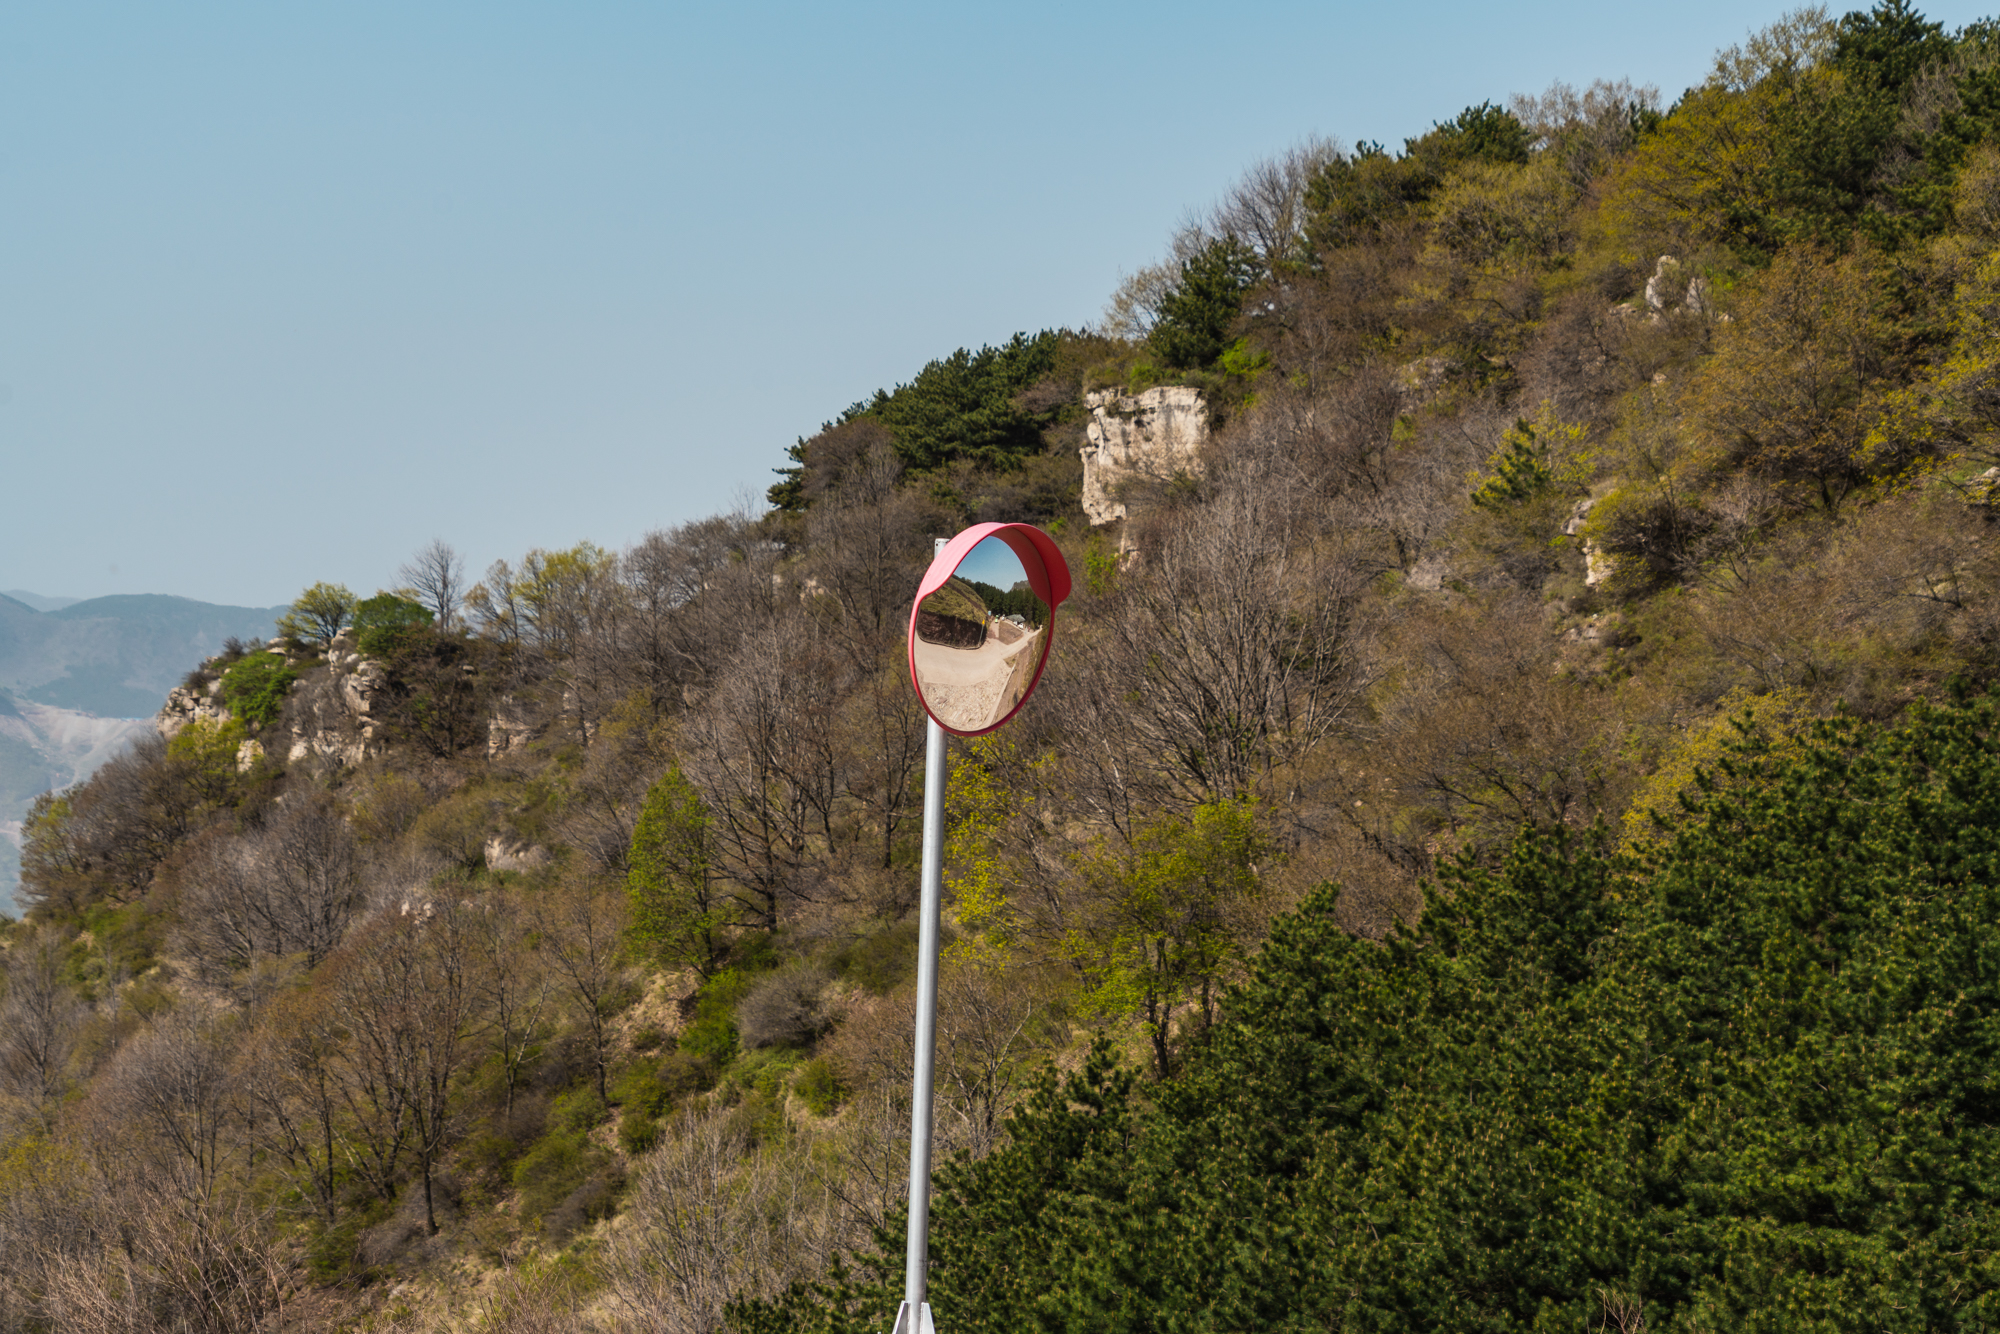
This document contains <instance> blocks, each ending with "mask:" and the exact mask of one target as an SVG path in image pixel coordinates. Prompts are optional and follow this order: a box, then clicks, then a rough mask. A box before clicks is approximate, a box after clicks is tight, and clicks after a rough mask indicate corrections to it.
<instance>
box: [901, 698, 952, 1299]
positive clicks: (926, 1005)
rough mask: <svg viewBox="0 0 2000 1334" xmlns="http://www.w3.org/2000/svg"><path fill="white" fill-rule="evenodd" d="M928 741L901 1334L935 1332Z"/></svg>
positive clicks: (933, 728)
mask: <svg viewBox="0 0 2000 1334" xmlns="http://www.w3.org/2000/svg"><path fill="white" fill-rule="evenodd" d="M928 722H929V729H928V731H927V732H926V733H925V737H924V883H923V901H922V906H921V908H920V909H919V912H920V915H921V916H920V924H919V926H918V934H917V1051H916V1075H915V1078H914V1079H912V1080H911V1084H910V1246H909V1251H908V1254H907V1255H906V1257H905V1259H904V1262H903V1308H902V1310H900V1311H898V1312H897V1313H896V1329H895V1334H932V1326H931V1308H930V1306H929V1304H928V1303H926V1302H925V1301H924V1295H925V1292H924V1289H925V1280H926V1278H927V1277H928V1275H927V1272H926V1271H927V1270H928V1268H929V1264H930V1232H931V1082H932V1073H933V1072H932V1061H933V1058H934V1057H935V1054H936V1048H937V981H938V901H939V899H940V897H941V896H942V891H943V886H944V771H945V754H944V746H945V743H944V736H945V733H944V728H942V727H940V726H938V722H937V719H935V718H932V719H929V720H928Z"/></svg>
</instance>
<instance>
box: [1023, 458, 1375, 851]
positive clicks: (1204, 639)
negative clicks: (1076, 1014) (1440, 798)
mask: <svg viewBox="0 0 2000 1334" xmlns="http://www.w3.org/2000/svg"><path fill="white" fill-rule="evenodd" d="M1294 517H1295V516H1294V515H1293V514H1292V513H1290V506H1289V504H1288V502H1287V500H1286V498H1285V496H1284V493H1283V491H1282V489H1281V488H1272V487H1267V486H1265V485H1263V484H1261V482H1260V481H1259V479H1257V478H1255V477H1239V478H1238V479H1237V481H1236V483H1235V484H1232V485H1231V486H1229V487H1227V488H1225V489H1223V490H1222V491H1221V492H1220V494H1218V495H1217V496H1216V497H1215V498H1214V499H1213V500H1211V501H1210V502H1209V503H1207V504H1205V505H1201V506H1197V507H1192V508H1190V509H1188V510H1184V511H1181V512H1178V513H1176V514H1175V515H1174V516H1173V518H1172V523H1171V528H1172V529H1173V531H1171V532H1170V533H1165V534H1163V538H1164V540H1163V541H1162V542H1161V544H1160V545H1159V548H1158V554H1157V556H1155V557H1152V558H1150V559H1149V560H1147V561H1145V562H1142V563H1141V564H1140V565H1138V566H1137V567H1135V568H1133V569H1132V570H1130V571H1128V572H1127V575H1126V577H1125V579H1124V582H1123V586H1122V588H1121V589H1120V590H1119V591H1118V593H1117V594H1116V595H1115V596H1114V597H1113V598H1111V599H1110V600H1109V601H1108V602H1107V604H1106V605H1105V606H1104V607H1103V610H1102V613H1101V614H1100V615H1099V616H1098V617H1097V618H1096V621H1095V624H1093V625H1091V626H1090V627H1088V628H1087V629H1085V630H1082V631H1080V632H1079V633H1077V634H1076V635H1075V636H1074V637H1073V638H1072V639H1071V640H1070V641H1069V643H1068V644H1066V645H1062V646H1061V648H1060V651H1059V653H1058V654H1057V655H1054V656H1052V659H1051V667H1050V671H1051V677H1052V679H1051V685H1052V687H1059V688H1052V690H1051V698H1052V700H1053V701H1054V702H1055V703H1056V706H1057V707H1058V710H1059V712H1060V714H1061V716H1062V718H1063V720H1064V724H1065V726H1066V727H1067V728H1069V729H1070V730H1071V733H1072V735H1074V736H1075V737H1076V738H1077V739H1078V741H1079V743H1080V744H1077V745H1074V746H1071V747H1067V748H1066V754H1065V756H1064V758H1065V761H1066V762H1067V763H1068V764H1069V766H1070V767H1071V770H1072V772H1073V773H1075V774H1076V775H1077V776H1078V778H1079V780H1080V786H1079V793H1080V794H1081V795H1084V796H1085V797H1086V799H1087V800H1088V801H1089V802H1090V803H1091V805H1092V807H1093V808H1094V809H1093V812H1092V813H1093V815H1095V816H1096V817H1097V818H1098V819H1100V820H1103V821H1107V822H1109V823H1111V824H1112V825H1114V826H1115V827H1117V828H1119V829H1121V830H1124V831H1126V834H1127V836H1128V837H1129V833H1130V821H1131V818H1132V813H1133V810H1134V808H1135V806H1137V805H1139V804H1144V805H1146V806H1149V807H1152V808H1157V807H1158V806H1159V805H1162V804H1169V805H1195V804H1199V803H1201V802H1205V801H1214V800H1217V799H1219V798H1224V797H1233V796H1239V795H1244V794H1250V793H1259V792H1262V793H1265V794H1267V795H1270V796H1273V797H1280V798H1282V797H1284V796H1285V795H1286V789H1285V786H1284V781H1283V775H1284V773H1285V771H1286V770H1287V768H1288V766H1290V765H1291V764H1292V763H1293V762H1294V761H1295V760H1296V759H1297V758H1298V757H1299V756H1301V755H1302V754H1303V753H1305V752H1306V751H1307V750H1309V749H1310V748H1311V747H1313V746H1314V745H1316V744H1317V743H1319V742H1320V741H1322V740H1323V739H1324V738H1326V737H1327V736H1329V735H1330V734H1331V733H1332V732H1333V730H1334V729H1335V728H1336V727H1337V726H1338V725H1339V724H1340V723H1341V722H1342V721H1344V720H1345V719H1347V718H1348V717H1349V716H1350V715H1351V714H1352V713H1353V712H1354V711H1355V710H1356V709H1357V708H1358V706H1359V703H1360V700H1361V695H1362V690H1363V687H1364V685H1365V679H1364V675H1363V672H1362V659H1361V658H1360V656H1359V655H1358V653H1357V651H1356V649H1357V643H1356V637H1357V626H1356V622H1355V612H1356V606H1357V603H1358V601H1359V598H1360V595H1361V592H1362V590H1363V587H1364V585H1365V582H1366V575H1365V572H1364V570H1363V569H1360V568H1357V562H1355V561H1354V559H1353V558H1352V556H1351V554H1350V553H1349V552H1348V551H1347V550H1346V549H1345V548H1344V547H1343V545H1341V544H1340V543H1339V542H1338V540H1337V539H1335V538H1333V537H1329V536H1327V535H1323V534H1319V533H1316V532H1313V531H1311V530H1309V529H1305V530H1302V529H1300V528H1299V527H1297V526H1296V525H1295V523H1294ZM1163 527H1167V525H1163Z"/></svg>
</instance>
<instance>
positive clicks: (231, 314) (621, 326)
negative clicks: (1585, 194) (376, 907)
mask: <svg viewBox="0 0 2000 1334" xmlns="http://www.w3.org/2000/svg"><path fill="white" fill-rule="evenodd" d="M1781 11H1782V6H1773V7H1771V8H1769V9H1768V10H1766V9H1758V8H1746V7H1744V6H1742V5H1738V4H1725V3H1721V2H1720V0H1684V2H1683V3H1678V4H1674V5H1663V4H1660V3H1657V2H1656V3H1651V4H1646V5H1639V4H1630V3H1617V2H1612V3H1606V2H1605V0H1597V2H1595V3H1589V4H1586V3H1581V0H1577V2H1574V3H1571V2H1568V0H1546V2H1537V0H1530V2H1529V3H1525V4H1513V5H1493V4H1469V3H1463V0H1441V2H1439V3H1433V4H1428V5H1382V4H1356V3H1345V4H1317V5H1311V4H1300V3H1291V2H1289V0H1274V2H1273V3H1268V4H1264V5H1259V6H1255V7H1241V6H1225V5H1220V4H1214V3H1209V4H1204V5H1199V6H1197V5H1192V4H1185V3H1180V2H1179V0H1164V2H1156V3H1150V4H1144V5H1140V4H1132V3H1117V4H1095V5H1093V4H1088V3H1085V4H1081V5H1067V4H1063V5H1058V4H1052V3H1045V2H1044V0H1010V3H1007V4H1004V5H1002V4H988V5H983V6H978V7H974V6H967V5H952V4H939V3H936V2H935V0H929V2H928V3H922V4H916V3H909V4H902V3H869V2H868V0H852V2H850V3H848V4H844V5H816V6H806V5H792V4H769V3H765V4H760V3H740V4H734V5H729V6H721V5H697V4H650V5H640V4H590V3H577V4H566V5H555V4H543V5H524V4H514V3H506V2H505V0H485V3H480V4H469V3H422V2H421V0H417V2H414V3H413V2H412V0H401V2H400V3H395V4H388V3H374V2H373V0H348V2H347V3H342V4H337V5H306V4H299V3H272V2H271V0H260V3H256V4H242V5H228V4H212V3H203V0H186V2H185V3H178V4H171V5H168V4H159V3H155V2H152V0H148V2H146V3H129V4H103V3H97V2H96V0H64V2H63V3H61V4H43V5H33V4H27V3H15V4H13V5H9V6H5V7H4V8H0V588H27V589H32V590H34V591H36V592H39V593H43V594H49V595H57V596H63V595H67V596H78V597H91V596H97V595H100V594H105V593H113V592H159V593H178V594H182V595H184V596H188V597H194V598H199V599H202V600H205V601H211V602H228V603H238V604H249V605H266V604H271V603H276V602H282V601H285V600H288V599H289V598H290V597H291V596H292V595H293V594H295V593H296V592H297V591H298V590H299V589H300V588H301V587H303V586H305V585H306V584H308V583H311V582H313V581H315V580H319V579H326V580H330V581H335V582H341V583H346V584H348V585H350V586H352V587H353V588H354V589H355V590H356V591H357V592H360V593H362V594H363V595H366V594H368V593H370V592H373V591H374V589H375V588H376V587H378V586H381V585H385V584H388V583H391V582H393V579H394V571H395V569H396V566H397V565H398V564H400V563H401V562H402V560H403V559H404V558H405V557H406V556H408V555H409V554H410V553H411V552H412V551H414V550H415V549H416V548H417V547H418V546H420V545H422V544H423V543H425V542H427V541H429V540H430V539H431V538H433V537H443V538H445V539H446V540H447V541H449V542H451V543H453V544H454V545H455V546H457V547H458V548H459V549H460V550H462V551H463V552H464V553H465V554H466V555H467V556H468V557H469V559H470V560H471V561H472V563H473V565H474V568H475V571H476V570H478V569H481V568H483V567H484V566H485V564H486V563H487V562H488V561H490V560H492V559H494V558H495V557H501V556H505V557H508V558H510V559H514V558H518V557H519V556H520V555H521V553H522V552H524V551H525V550H527V549H528V548H530V547H534V546H543V547H559V546H568V545H571V544H573V543H575V542H577V541H579V540H581V539H584V538H589V539H591V540H593V541H596V542H598V543H600V544H602V545H605V546H609V547H613V548H617V547H623V546H625V545H627V544H629V543H631V542H633V541H635V540H637V539H638V538H639V537H640V536H642V535H643V534H644V533H645V532H646V531H648V530H649V529H652V528H658V527H664V526H668V525H672V524H675V523H679V522H683V521H685V520H688V519H692V518H697V517H700V516H702V515H705V514H710V513H714V512H715V511H717V510H720V509H723V508H726V507H728V506H730V505H732V504H733V503H736V502H737V501H739V500H746V499H748V500H755V501H761V498H762V494H763V490H764V488H765V487H766V486H767V485H768V484H769V483H770V481H771V480H772V478H771V473H770V470H771V469H772V468H774V467H776V466H778V465H779V464H781V463H783V462H784V459H783V450H784V449H785V447H786V446H787V445H789V444H791V443H792V441H793V440H794V439H796V438H797V437H799V436H800V435H808V434H811V433H812V432H813V431H814V430H815V429H817V427H818V426H819V424H820V423H821V422H822V421H824V420H826V419H828V418H830V417H832V416H834V415H835V414H837V413H838V412H839V411H840V410H841V409H842V408H844V407H845V406H846V405H848V404H849V403H851V402H853V401H855V400H857V399H860V398H862V397H865V396H866V395H868V394H870V393H872V392H873V391H874V390H875V389H876V388H877V387H887V386H891V385H893V384H895V383H897V382H899V381H903V380H907V379H908V378H910V376H911V375H913V374H914V373H915V372H916V371H917V370H918V369H919V368H921V367H922V365H923V364H924V363H925V362H926V361H928V360H930V359H931V358H933V357H937V356H942V355H945V354H947V353H949V352H951V351H952V350H953V349H954V348H957V347H959V346H962V345H963V346H974V347H976V346H978V345H980V344H983V343H989V342H998V341H1001V340H1004V339H1005V338H1007V337H1008V336H1009V335H1010V334H1012V333H1014V332H1015V331H1016V330H1035V329H1040V328H1043V327H1050V326H1055V325H1063V324H1067V325H1070V326H1078V325H1081V324H1083V323H1086V322H1088V321H1091V320H1093V319H1095V318H1096V317H1097V315H1098V314H1099V312H1100V311H1101V310H1102V308H1103V304H1104V301H1105V299H1106V297H1107V296H1108V295H1109V294H1110V293H1111V291H1112V290H1113V289H1114V288H1115V286H1116V285H1117V283H1118V281H1119V278H1120V276H1121V274H1123V273H1126V272H1130V271H1131V270H1133V269H1136V268H1138V267H1139V266H1141V265H1143V264H1146V263H1148V262H1151V261H1153V260H1155V259H1157V258H1158V257H1159V256H1160V254H1161V251H1162V249H1163V246H1164V243H1165V240H1166V238H1167V236H1168V235H1169V233H1170V232H1171V231H1172V229H1173V227H1174V225H1175V224H1176V222H1178V221H1179V220H1180V219H1181V218H1182V217H1183V215H1184V214H1186V213H1187V211H1188V210H1190V209H1192V208H1198V207H1200V206H1202V205H1204V204H1206V203H1208V202H1209V201H1211V200H1213V199H1214V198H1215V197H1216V196H1217V195H1218V194H1219V193H1220V192H1221V191H1222V190H1223V189H1225V188H1226V187H1227V186H1228V185H1229V184H1230V182H1231V181H1232V180H1233V179H1235V177H1236V176H1237V175H1238V174H1239V173H1240V172H1241V171H1242V170H1243V169H1244V168H1245V167H1247V166H1248V165H1249V164H1250V163H1251V162H1253V161H1254V160H1256V159H1258V158H1260V157H1263V156H1267V155H1270V154H1273V153H1276V152H1279V151H1282V150H1283V149H1285V148H1286V147H1287V146H1288V145H1290V144H1292V143H1294V142H1295V141H1297V140H1298V139H1300V138H1301V137H1304V136H1306V135H1310V134H1325V135H1331V136H1337V137H1339V138H1340V139H1342V140H1344V141H1345V142H1347V143H1350V144H1351V143H1352V142H1354V141H1355V140H1357V139H1363V138H1368V139H1378V140H1382V141H1384V142H1387V143H1390V144H1392V145H1393V144H1396V143H1398V142H1400V141H1401V140H1402V139H1403V138H1404V137H1406V136H1409V135H1412V134H1416V133H1419V132H1421V131H1422V130H1424V129H1425V128H1427V127H1428V126H1429V125H1430V124H1431V123H1432V122H1433V121H1436V120H1440V119H1445V118H1448V117H1450V116H1452V115H1454V114H1456V113H1457V112H1458V111H1459V110H1460V109H1461V108H1463V107H1465V106H1466V105H1468V104H1471V103H1476V102H1479V101H1481V100H1483V99H1492V100H1494V101H1501V100H1504V99H1505V98H1506V96H1507V95H1508V94H1509V93H1512V92H1535V91H1540V90H1541V89H1543V88H1545V87H1547V86H1548V84H1550V83H1551V82H1552V81H1554V80H1557V79H1563V80H1567V81H1569V82H1571V83H1575V84H1578V85H1581V84H1585V83H1587V82H1589V81H1590V80H1591V79H1593V78H1598V77H1605V78H1619V77H1629V78H1631V79H1633V80H1634V81H1635V82H1639V83H1656V84H1658V85H1660V87H1661V89H1662V92H1663V93H1664V95H1665V98H1666V100H1667V101H1669V102H1671V101H1672V100H1673V98H1674V97H1675V96H1676V95H1678V93H1679V92H1680V91H1681V90H1682V89H1683V88H1684V87H1686V86H1687V85H1688V84H1690V83H1693V82H1695V81H1697V80H1698V79H1699V78H1700V77H1701V76H1702V74H1703V72H1704V71H1705V69H1706V67H1707V65H1708V63H1709V60H1710V58H1711V56H1712V54H1713V52H1714V51H1715V50H1716V49H1717V48H1718V47H1721V46H1726V45H1729V44H1731V43H1733V42H1736V41H1739V40H1741V39H1742V37H1743V36H1744V35H1745V34H1746V33H1747V32H1748V31H1749V30H1750V29H1751V28H1753V27H1756V26H1761V25H1762V24H1765V23H1768V22H1770V21H1772V20H1774V19H1776V18H1777V17H1778V16H1779V14H1780V12H1781ZM1927 12H1929V13H1930V14H1931V16H1932V17H1934V18H1937V19H1940V20H1942V21H1944V22H1945V23H1946V24H1947V25H1949V26H1951V27H1957V26H1959V25H1961V24H1963V23H1965V22H1967V21H1968V20H1970V19H1972V18H1975V17H1978V16H1979V14H1980V12H1981V11H1980V10H1979V9H1978V8H1976V7H1974V6H1971V5H1960V6H1945V5H1933V6H1930V7H1929V8H1928V9H1927Z"/></svg>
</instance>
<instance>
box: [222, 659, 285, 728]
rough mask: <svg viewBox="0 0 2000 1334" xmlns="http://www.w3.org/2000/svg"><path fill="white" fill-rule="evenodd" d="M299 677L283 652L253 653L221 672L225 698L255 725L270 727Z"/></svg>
mask: <svg viewBox="0 0 2000 1334" xmlns="http://www.w3.org/2000/svg"><path fill="white" fill-rule="evenodd" d="M298 679H299V673H298V669H297V668H295V667H293V666H291V665H290V664H289V663H287V662H286V661H285V655H284V654H282V653H252V654H250V655H249V656H248V657H246V658H243V659H242V660H241V661H239V662H236V663H234V664H232V665H231V666H230V667H229V669H228V670H227V671H225V672H223V674H222V702H223V703H224V704H227V705H228V706H229V712H230V713H231V714H232V715H234V716H235V717H236V718H238V719H240V720H242V721H243V722H246V723H249V724H251V725H252V726H255V727H269V726H270V725H271V724H273V723H275V722H277V721H278V718H279V716H280V715H281V714H282V713H283V712H284V710H285V696H286V694H288V693H289V692H290V690H291V688H292V683H293V682H294V681H296V680H298Z"/></svg>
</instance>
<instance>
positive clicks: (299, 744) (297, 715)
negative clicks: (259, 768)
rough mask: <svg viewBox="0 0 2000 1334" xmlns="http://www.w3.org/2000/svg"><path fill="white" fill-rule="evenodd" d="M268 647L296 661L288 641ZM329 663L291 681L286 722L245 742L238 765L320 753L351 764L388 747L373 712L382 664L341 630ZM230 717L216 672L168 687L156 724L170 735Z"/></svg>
mask: <svg viewBox="0 0 2000 1334" xmlns="http://www.w3.org/2000/svg"><path fill="white" fill-rule="evenodd" d="M270 647H271V650H272V651H273V652H280V653H286V661H288V662H293V663H296V662H297V661H298V659H297V658H296V657H295V656H294V655H292V654H290V653H288V652H286V647H285V641H284V640H282V639H274V640H272V641H271V645H270ZM326 668H327V670H326V671H324V672H312V673H308V674H307V675H306V676H304V677H302V678H300V679H299V680H298V681H296V682H294V683H293V685H292V698H291V701H290V703H289V704H288V705H287V707H286V709H285V721H284V723H283V725H282V726H281V727H276V728H270V729H267V730H266V731H265V732H264V733H263V734H262V735H261V736H260V737H258V738H255V739H251V740H246V741H244V743H243V744H242V746H240V747H239V748H238V750H237V755H236V763H237V767H238V768H239V769H248V768H250V767H251V766H253V765H254V764H255V763H256V762H257V760H259V759H260V758H262V757H263V756H264V755H266V754H277V755H282V756H284V757H285V761H286V763H288V764H296V763H298V762H299V761H301V760H305V759H308V758H311V757H318V758H320V759H322V760H325V761H328V762H331V763H334V764H338V765H343V766H349V767H351V766H353V765H357V764H359V763H361V762H362V761H363V760H365V759H367V758H368V757H369V756H370V755H374V754H379V753H381V751H382V750H383V749H385V747H384V746H383V744H382V743H381V741H379V740H378V739H377V737H376V723H375V721H374V719H373V717H372V716H371V715H372V714H373V712H374V696H375V694H376V692H377V691H379V690H380V689H381V687H382V683H383V680H384V675H385V674H384V670H383V667H382V664H380V663H378V662H375V661H373V660H371V659H368V658H364V657H362V656H361V654H360V653H358V652H356V651H355V647H354V638H353V635H352V634H351V633H350V632H347V631H342V632H341V633H340V634H339V635H336V636H335V637H334V640H333V643H332V644H331V645H329V646H328V648H327V654H326ZM229 718H230V713H229V708H228V706H227V705H225V704H224V703H223V702H222V680H221V678H220V676H217V677H216V678H215V679H213V680H210V681H208V682H207V683H206V684H205V685H201V686H193V687H190V686H186V685H181V686H176V687H175V688H174V689H173V690H171V691H169V692H168V693H167V702H166V704H165V705H164V706H163V707H162V708H161V709H160V712H159V716H158V717H157V718H155V719H154V722H153V725H154V726H155V727H156V728H158V729H159V733H160V735H161V736H163V737H166V738H167V739H168V740H172V739H173V738H174V737H175V736H177V735H179V733H180V732H181V731H182V729H184V728H186V727H187V726H188V724H190V723H193V722H210V723H225V722H228V721H229Z"/></svg>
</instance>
